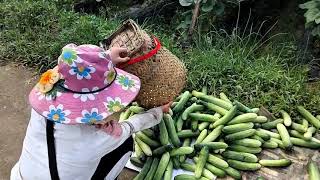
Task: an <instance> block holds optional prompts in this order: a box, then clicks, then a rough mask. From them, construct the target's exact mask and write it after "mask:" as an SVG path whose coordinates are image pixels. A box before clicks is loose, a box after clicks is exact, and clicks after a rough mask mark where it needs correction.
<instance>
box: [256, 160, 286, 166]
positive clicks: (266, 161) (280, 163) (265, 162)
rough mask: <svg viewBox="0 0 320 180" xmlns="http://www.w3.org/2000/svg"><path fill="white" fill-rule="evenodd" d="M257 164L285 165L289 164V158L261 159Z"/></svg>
mask: <svg viewBox="0 0 320 180" xmlns="http://www.w3.org/2000/svg"><path fill="white" fill-rule="evenodd" d="M259 164H261V165H262V166H264V167H287V166H290V165H291V160H290V159H278V160H267V159H261V160H260V161H259Z"/></svg>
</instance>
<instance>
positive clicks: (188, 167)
mask: <svg viewBox="0 0 320 180" xmlns="http://www.w3.org/2000/svg"><path fill="white" fill-rule="evenodd" d="M181 168H182V169H184V170H187V171H190V172H194V171H195V169H196V166H195V165H194V164H191V163H182V164H181ZM202 175H203V176H204V177H206V178H208V179H214V178H215V176H214V174H212V173H211V172H210V171H209V170H208V169H203V172H202Z"/></svg>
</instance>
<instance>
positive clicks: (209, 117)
mask: <svg viewBox="0 0 320 180" xmlns="http://www.w3.org/2000/svg"><path fill="white" fill-rule="evenodd" d="M189 116H190V117H191V118H192V119H194V120H198V121H202V122H215V121H217V120H218V118H216V116H213V115H211V114H202V113H190V114H189Z"/></svg>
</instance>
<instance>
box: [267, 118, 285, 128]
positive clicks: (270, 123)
mask: <svg viewBox="0 0 320 180" xmlns="http://www.w3.org/2000/svg"><path fill="white" fill-rule="evenodd" d="M283 121H284V120H283V119H276V120H274V121H270V122H266V123H263V124H262V125H261V127H262V128H263V129H274V128H276V127H277V124H281V123H283Z"/></svg>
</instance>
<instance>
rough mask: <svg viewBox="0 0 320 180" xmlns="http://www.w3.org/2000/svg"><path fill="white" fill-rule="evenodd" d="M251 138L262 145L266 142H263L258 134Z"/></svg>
mask: <svg viewBox="0 0 320 180" xmlns="http://www.w3.org/2000/svg"><path fill="white" fill-rule="evenodd" d="M256 133H257V131H256ZM251 138H252V139H255V140H258V141H260V142H261V143H262V144H263V143H264V142H265V140H263V139H262V138H261V137H260V136H258V135H256V134H255V135H253V136H251Z"/></svg>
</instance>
